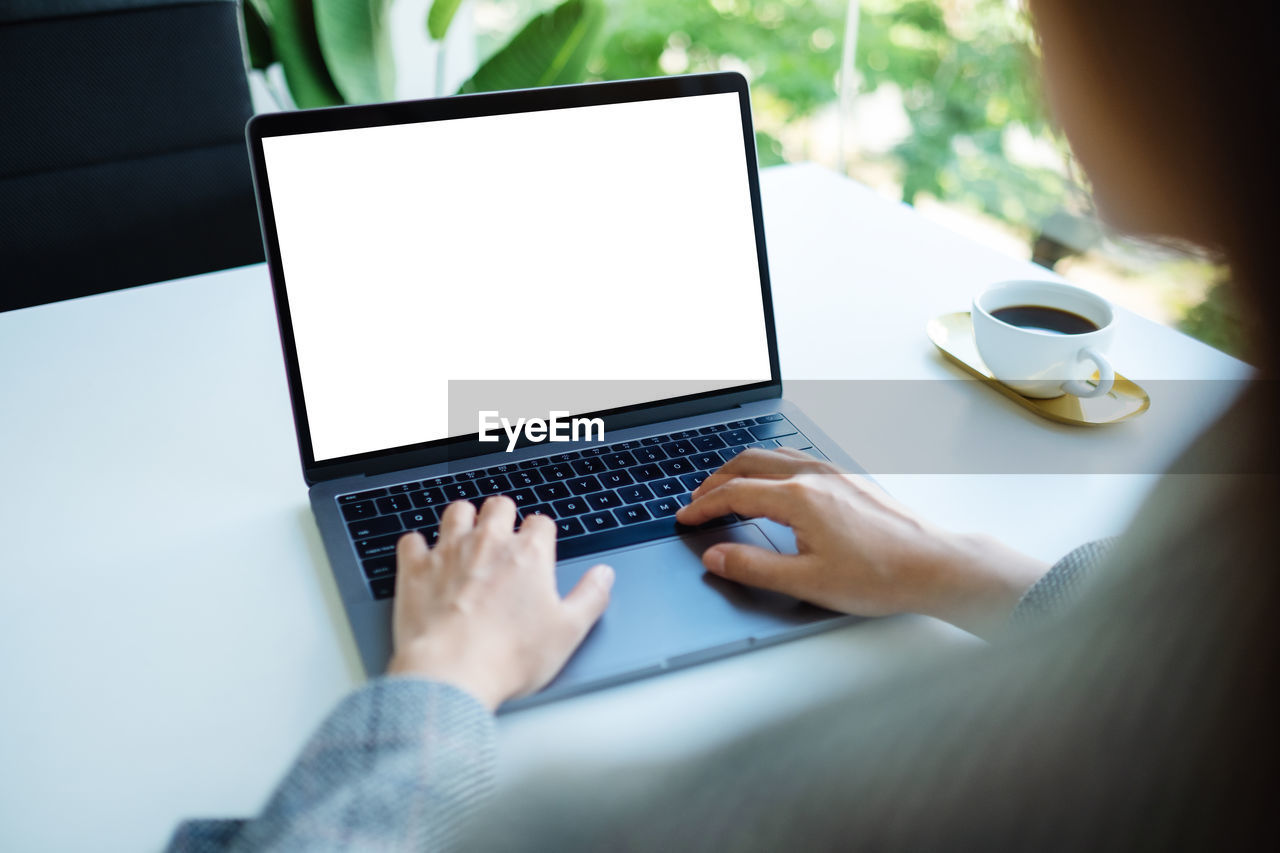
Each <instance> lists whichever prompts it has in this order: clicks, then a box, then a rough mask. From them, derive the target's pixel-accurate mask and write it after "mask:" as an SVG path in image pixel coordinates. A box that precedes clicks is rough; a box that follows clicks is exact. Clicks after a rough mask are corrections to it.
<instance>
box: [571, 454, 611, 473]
mask: <svg viewBox="0 0 1280 853" xmlns="http://www.w3.org/2000/svg"><path fill="white" fill-rule="evenodd" d="M573 470H574V473H576V474H577V475H578V476H579V477H585V476H587V475H588V474H597V473H599V472H600V471H603V470H604V463H603V462H601V461H600V460H599V458H597V457H594V456H590V457H584V458H582V459H578V460H576V461H575V462H574V463H573Z"/></svg>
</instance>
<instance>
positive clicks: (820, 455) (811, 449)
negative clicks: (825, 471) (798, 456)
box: [804, 447, 828, 462]
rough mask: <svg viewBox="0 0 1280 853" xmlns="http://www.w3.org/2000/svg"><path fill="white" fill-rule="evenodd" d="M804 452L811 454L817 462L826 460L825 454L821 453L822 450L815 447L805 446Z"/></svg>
mask: <svg viewBox="0 0 1280 853" xmlns="http://www.w3.org/2000/svg"><path fill="white" fill-rule="evenodd" d="M804 452H805V453H808V454H809V455H810V456H812V457H813V458H814V459H817V460H818V461H819V462H826V461H828V460H827V457H826V455H825V454H823V452H822V451H821V450H819V449H818V448H816V447H806V448H805V449H804Z"/></svg>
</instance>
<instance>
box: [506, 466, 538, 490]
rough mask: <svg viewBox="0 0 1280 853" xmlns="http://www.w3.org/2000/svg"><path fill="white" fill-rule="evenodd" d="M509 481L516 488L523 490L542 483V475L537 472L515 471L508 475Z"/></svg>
mask: <svg viewBox="0 0 1280 853" xmlns="http://www.w3.org/2000/svg"><path fill="white" fill-rule="evenodd" d="M507 479H508V480H510V481H511V485H512V487H514V488H517V489H522V488H525V487H526V486H536V485H538V484H539V483H541V482H542V475H541V474H539V473H538V472H537V471H533V470H529V471H515V472H513V473H511V474H508V475H507Z"/></svg>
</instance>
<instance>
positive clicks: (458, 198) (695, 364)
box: [247, 73, 861, 711]
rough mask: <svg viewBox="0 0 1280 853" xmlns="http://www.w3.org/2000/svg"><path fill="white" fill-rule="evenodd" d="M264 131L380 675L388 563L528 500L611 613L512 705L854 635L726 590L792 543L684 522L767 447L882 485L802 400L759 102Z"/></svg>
mask: <svg viewBox="0 0 1280 853" xmlns="http://www.w3.org/2000/svg"><path fill="white" fill-rule="evenodd" d="M247 137H248V144H249V150H250V157H251V160H252V167H253V177H254V182H255V186H256V190H257V198H258V207H259V213H260V217H261V224H262V232H263V238H264V243H265V248H266V256H267V263H268V266H269V269H270V274H271V282H272V288H273V291H274V296H275V304H276V309H277V314H278V319H279V327H280V338H281V342H282V347H283V351H284V360H285V364H286V368H287V373H288V383H289V392H290V397H291V401H292V405H293V414H294V420H295V423H296V427H297V436H298V448H299V452H300V455H301V460H302V471H303V476H304V477H305V479H306V482H307V483H308V485H309V487H310V502H311V507H312V510H313V511H314V514H315V519H316V523H317V526H318V528H319V531H320V535H321V537H322V539H323V541H324V546H325V550H326V552H327V554H328V558H329V563H330V566H331V568H332V571H333V577H334V581H335V583H336V585H337V589H338V591H339V593H340V595H341V597H342V602H343V605H344V607H345V610H346V615H347V618H348V620H349V621H350V625H351V630H352V633H353V636H354V638H355V642H356V645H357V647H358V649H359V653H360V658H361V660H362V662H363V665H364V668H365V670H366V672H367V673H368V674H369V675H370V676H374V675H377V674H380V673H382V672H383V671H384V670H385V667H386V664H387V661H388V658H389V657H390V653H391V628H390V623H391V608H392V597H393V596H394V593H395V543H396V541H397V539H398V538H399V537H400V536H402V535H403V534H404V533H405V532H406V531H412V530H420V531H422V532H423V534H424V535H425V536H427V538H428V540H429V541H432V540H434V537H435V535H436V529H437V528H436V524H437V522H438V520H439V516H440V513H441V512H442V511H443V509H444V507H445V506H446V505H447V504H448V503H449V502H450V501H454V500H471V501H474V502H476V503H477V505H478V504H479V503H480V502H482V501H483V500H484V499H485V498H486V497H488V496H490V495H498V494H503V495H509V496H510V497H511V498H512V499H513V500H514V501H515V502H516V504H517V507H518V510H519V515H520V517H522V518H523V517H525V516H527V515H529V514H532V513H541V514H545V515H548V516H550V517H551V518H553V519H554V520H555V522H556V525H557V529H558V531H559V532H558V538H557V546H556V547H557V565H556V578H557V582H558V585H559V587H560V589H561V592H562V593H564V592H567V591H568V590H569V589H570V588H572V586H573V584H574V583H575V582H576V581H577V580H578V578H579V577H580V576H581V575H582V573H583V572H585V571H586V570H587V569H588V568H589V567H590V566H592V565H594V564H596V563H599V562H605V563H608V564H610V565H611V566H613V568H614V570H615V572H616V580H615V584H614V588H613V594H612V602H611V604H610V606H609V608H608V610H607V611H606V613H605V614H604V616H603V617H602V618H601V620H600V621H599V623H598V624H597V625H596V626H595V628H594V629H593V630H592V632H591V633H590V635H589V636H588V637H587V639H586V641H585V642H584V643H583V644H582V647H581V648H580V649H579V650H578V652H577V653H576V654H575V655H574V657H573V658H572V659H571V660H570V661H569V662H568V664H567V665H566V666H565V668H564V669H563V671H562V672H561V673H560V674H559V675H558V676H557V677H556V679H555V680H554V681H552V682H551V684H549V685H548V686H547V687H546V688H545V689H543V690H542V691H540V692H539V693H537V694H534V695H532V696H529V697H525V698H522V699H519V700H515V701H512V702H509V703H507V704H506V705H504V706H503V710H504V711H505V710H511V709H513V708H518V707H521V706H525V705H530V704H535V703H539V702H545V701H548V700H552V699H556V698H560V697H564V696H569V695H572V694H576V693H580V692H583V691H587V690H592V689H596V688H601V687H605V686H608V685H612V684H617V683H621V682H624V681H628V680H631V679H635V678H640V677H643V676H647V675H652V674H655V673H659V672H663V671H665V670H669V669H674V668H677V667H683V666H687V665H690V664H694V663H698V662H700V661H706V660H710V659H713V658H718V657H722V656H725V655H730V654H734V653H736V652H740V651H745V650H748V649H751V648H753V647H756V646H761V645H765V644H769V643H775V642H779V641H782V640H786V639H790V638H793V637H799V636H802V635H805V634H810V633H813V632H816V631H819V630H823V629H826V628H830V627H832V626H834V625H837V624H841V623H843V622H845V621H848V619H849V617H846V616H842V615H840V614H836V613H832V612H830V611H827V610H823V609H821V608H818V607H814V606H811V605H808V604H805V603H802V602H800V601H797V600H795V599H792V598H789V597H787V596H783V595H779V594H776V593H770V592H764V591H760V590H754V589H749V588H746V587H743V586H740V585H738V584H735V583H732V582H729V581H726V580H723V579H720V578H716V577H713V576H711V575H708V574H707V573H706V572H705V571H704V570H703V568H702V565H701V562H700V555H701V553H702V551H703V550H705V549H706V548H707V547H708V546H710V545H711V544H713V543H716V542H723V541H734V542H744V543H750V544H753V545H757V546H759V547H762V548H768V549H774V550H777V551H782V552H794V550H795V541H794V538H793V536H792V535H791V532H790V531H789V530H788V529H787V528H786V527H783V526H781V525H778V524H775V523H772V522H770V521H767V520H764V519H745V518H740V517H737V516H727V517H724V518H721V519H716V520H715V521H714V522H712V523H710V524H707V525H704V526H702V527H700V528H696V529H692V528H685V527H683V526H678V525H677V524H676V522H675V521H674V518H673V516H674V514H675V512H676V510H677V509H678V508H679V506H681V505H682V504H685V503H687V502H688V500H689V493H690V492H691V490H692V489H693V488H695V487H696V486H697V485H698V484H699V483H701V482H702V480H704V479H705V478H706V477H707V476H708V475H709V474H710V473H711V472H713V471H714V470H715V469H717V468H719V467H720V466H721V465H722V464H723V463H724V462H725V461H727V460H728V459H731V458H733V456H735V455H736V454H738V453H740V452H742V451H743V450H744V449H745V448H750V447H762V448H776V447H792V448H796V449H798V450H802V451H804V452H807V453H809V454H811V455H812V456H814V457H815V458H818V459H829V460H831V461H833V462H835V463H837V464H839V465H840V466H842V467H843V468H845V469H846V470H855V471H856V470H861V469H860V468H859V467H858V466H857V465H856V463H854V461H853V460H852V459H850V458H849V457H848V456H847V455H846V454H845V453H844V452H843V451H842V450H841V449H840V448H839V447H838V446H837V445H836V444H835V443H834V442H832V441H831V440H830V439H829V438H828V437H827V436H826V435H824V434H823V433H822V431H821V430H819V429H818V428H817V426H815V425H814V423H813V422H812V421H810V420H809V419H808V418H807V417H805V415H804V414H803V413H802V412H801V411H800V410H799V409H798V408H797V407H796V406H795V405H793V404H792V403H790V402H789V401H787V400H785V399H783V397H782V381H781V378H780V370H779V361H778V346H777V338H776V334H775V330H774V320H773V307H772V302H771V298H770V281H769V267H768V261H767V258H766V254H765V233H764V219H763V213H762V211H761V205H760V187H759V179H758V175H757V169H756V155H755V136H754V131H753V129H752V123H751V111H750V102H749V99H748V88H747V82H746V80H745V79H744V78H743V77H742V76H741V75H738V74H735V73H715V74H705V75H690V76H682V77H670V78H659V79H651V80H636V81H623V82H608V83H594V84H586V85H576V86H563V87H555V88H547V89H537V90H528V91H515V92H500V93H493V94H480V95H467V96H461V97H452V98H442V99H433V100H423V101H411V102H402V103H391V104H374V105H368V106H354V107H340V108H335V109H324V110H310V111H304V112H292V113H276V114H268V115H261V116H257V117H255V118H254V119H252V120H251V121H250V122H249V125H248V128H247Z"/></svg>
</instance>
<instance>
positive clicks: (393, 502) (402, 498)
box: [375, 495, 411, 515]
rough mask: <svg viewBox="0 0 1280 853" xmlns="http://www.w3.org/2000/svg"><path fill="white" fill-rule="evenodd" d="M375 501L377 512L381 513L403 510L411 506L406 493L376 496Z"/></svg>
mask: <svg viewBox="0 0 1280 853" xmlns="http://www.w3.org/2000/svg"><path fill="white" fill-rule="evenodd" d="M375 503H377V505H378V512H380V513H382V514H383V515H386V514H388V513H392V512H404V511H405V510H406V509H409V508H410V506H411V502H410V501H409V496H408V495H391V496H390V497H386V498H378V500H377V501H375Z"/></svg>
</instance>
